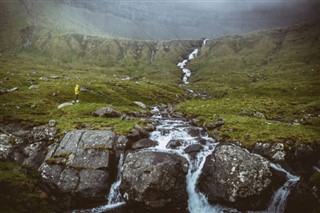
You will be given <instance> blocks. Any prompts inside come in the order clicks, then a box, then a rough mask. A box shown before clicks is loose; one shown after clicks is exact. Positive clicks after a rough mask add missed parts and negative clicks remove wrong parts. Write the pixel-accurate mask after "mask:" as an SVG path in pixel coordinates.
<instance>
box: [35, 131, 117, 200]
mask: <svg viewBox="0 0 320 213" xmlns="http://www.w3.org/2000/svg"><path fill="white" fill-rule="evenodd" d="M115 142H116V135H115V133H114V132H112V131H96V130H76V131H71V132H68V133H67V134H66V135H65V137H64V138H63V139H62V141H61V142H60V143H58V144H52V145H51V146H50V147H49V148H48V154H47V155H46V157H45V162H44V163H43V164H42V165H41V167H40V168H39V171H40V173H41V175H42V177H43V178H44V179H45V180H46V181H48V182H49V183H50V184H53V185H56V187H57V190H58V191H60V192H62V193H66V194H69V195H71V194H72V195H73V198H74V200H81V199H86V202H87V203H90V202H97V201H99V200H100V201H102V200H104V199H105V195H106V193H107V191H108V190H109V188H110V185H111V183H112V181H113V179H112V174H113V173H114V171H113V170H114V169H115V168H116V164H115V152H114V151H113V148H114V147H115Z"/></svg>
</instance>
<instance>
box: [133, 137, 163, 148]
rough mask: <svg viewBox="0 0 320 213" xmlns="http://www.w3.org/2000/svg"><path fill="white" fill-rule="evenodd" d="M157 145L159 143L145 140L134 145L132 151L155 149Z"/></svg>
mask: <svg viewBox="0 0 320 213" xmlns="http://www.w3.org/2000/svg"><path fill="white" fill-rule="evenodd" d="M157 145H158V142H157V141H153V140H150V139H149V138H144V139H141V140H138V141H137V142H135V143H134V144H133V145H132V149H143V148H148V147H154V146H157Z"/></svg>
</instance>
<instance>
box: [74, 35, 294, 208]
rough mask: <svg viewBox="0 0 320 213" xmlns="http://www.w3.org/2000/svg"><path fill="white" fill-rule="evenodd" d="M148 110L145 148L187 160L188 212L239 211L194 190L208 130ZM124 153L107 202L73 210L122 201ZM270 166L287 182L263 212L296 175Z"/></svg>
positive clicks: (282, 198) (281, 199)
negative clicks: (151, 125)
mask: <svg viewBox="0 0 320 213" xmlns="http://www.w3.org/2000/svg"><path fill="white" fill-rule="evenodd" d="M206 42H207V39H205V40H204V41H203V44H202V47H203V46H204V45H205V44H206ZM198 54H199V49H195V50H194V51H193V52H192V53H191V54H190V55H189V57H188V59H185V60H183V61H182V62H180V63H179V64H178V66H179V67H180V68H181V69H182V72H183V73H184V76H183V79H182V81H183V83H184V84H188V79H189V77H190V76H191V71H190V70H188V69H186V68H185V66H186V64H187V62H188V61H190V60H192V59H194V58H195V57H197V55H198ZM151 112H153V113H154V114H155V115H154V116H153V117H152V118H151V120H152V121H153V122H155V123H157V124H158V125H157V126H156V130H155V131H153V132H152V133H151V134H150V139H151V140H155V141H158V143H159V144H158V145H157V146H156V147H153V148H148V150H154V151H163V152H170V153H175V154H178V155H181V156H183V157H185V158H186V159H187V160H188V162H189V170H188V173H187V176H186V180H187V181H186V182H187V186H186V187H187V192H188V197H189V199H188V211H189V212H190V213H202V212H204V213H207V212H208V213H219V212H221V213H222V212H239V211H238V210H236V209H233V208H229V207H225V206H220V205H210V204H209V202H208V200H207V198H206V197H205V196H204V195H203V194H202V193H200V192H198V191H197V190H196V187H197V182H198V179H199V177H200V175H201V172H202V168H203V165H204V163H205V159H206V157H207V156H208V155H210V154H211V153H212V152H213V151H214V149H215V146H216V145H217V143H218V142H217V141H215V140H214V139H213V138H210V137H209V136H208V134H207V133H206V132H205V131H204V130H203V129H202V128H199V127H194V126H192V125H191V124H190V123H189V122H187V121H186V120H184V119H172V118H166V117H163V116H162V113H161V112H160V111H159V109H158V108H157V107H155V108H154V109H153V110H152V111H151ZM172 141H178V142H179V143H180V146H178V147H175V148H174V149H172V148H170V142H172ZM199 143H200V144H201V145H202V147H203V149H201V150H200V151H199V152H198V153H197V154H196V155H190V154H187V153H186V152H185V148H187V147H188V146H190V145H194V144H199ZM123 158H124V155H123V153H121V156H120V160H119V164H118V175H117V180H116V181H115V182H114V184H113V185H112V187H111V189H110V193H109V195H108V203H107V204H106V205H103V206H100V207H96V208H94V209H90V210H77V211H74V212H108V210H110V209H113V208H117V207H119V206H123V205H125V202H124V200H123V198H122V197H121V195H120V191H119V188H120V185H121V168H122V165H123V161H124V159H123ZM271 166H272V167H273V168H274V169H277V170H279V171H281V172H284V173H285V174H286V175H287V179H288V180H287V182H286V183H285V184H284V185H283V186H282V187H280V188H279V189H278V190H277V191H276V192H275V193H274V195H273V196H272V199H271V201H270V204H269V207H268V208H267V210H266V211H264V212H277V213H281V212H283V211H284V209H285V205H286V200H287V197H288V195H289V194H290V192H291V190H292V189H293V187H294V186H295V185H296V183H297V182H298V181H299V177H296V176H293V175H291V174H290V173H289V172H287V171H286V170H284V169H283V168H282V167H281V166H279V165H276V164H271Z"/></svg>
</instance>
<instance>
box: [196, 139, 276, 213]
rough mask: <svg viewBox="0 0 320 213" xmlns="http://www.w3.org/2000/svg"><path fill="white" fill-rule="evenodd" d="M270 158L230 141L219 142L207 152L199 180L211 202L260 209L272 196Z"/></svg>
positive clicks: (245, 208)
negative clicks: (229, 142)
mask: <svg viewBox="0 0 320 213" xmlns="http://www.w3.org/2000/svg"><path fill="white" fill-rule="evenodd" d="M269 164H270V162H269V161H268V160H267V159H265V158H263V157H261V156H259V155H256V154H251V153H249V152H248V151H247V150H245V149H243V148H240V147H238V146H235V145H233V144H219V145H218V146H217V147H216V149H215V151H214V152H213V153H212V154H211V155H209V156H208V157H207V159H206V162H205V164H204V167H203V172H202V174H201V176H200V180H199V188H200V191H201V192H203V193H204V194H205V195H206V196H207V197H208V200H209V202H211V203H221V204H226V205H231V206H233V207H236V208H238V209H239V210H249V209H250V210H255V209H263V208H264V207H265V206H266V204H267V202H268V201H269V200H270V196H271V193H272V192H271V190H270V189H271V185H272V179H271V177H272V172H271V170H270V168H269Z"/></svg>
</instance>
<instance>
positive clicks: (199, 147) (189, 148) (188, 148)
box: [184, 144, 203, 153]
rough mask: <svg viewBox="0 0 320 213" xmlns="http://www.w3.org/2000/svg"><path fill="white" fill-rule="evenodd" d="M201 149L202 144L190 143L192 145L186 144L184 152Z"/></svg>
mask: <svg viewBox="0 0 320 213" xmlns="http://www.w3.org/2000/svg"><path fill="white" fill-rule="evenodd" d="M202 149H203V146H201V145H200V144H192V145H190V146H188V147H187V148H185V149H184V151H185V152H186V153H194V152H195V153H197V152H199V151H200V150H202Z"/></svg>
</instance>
